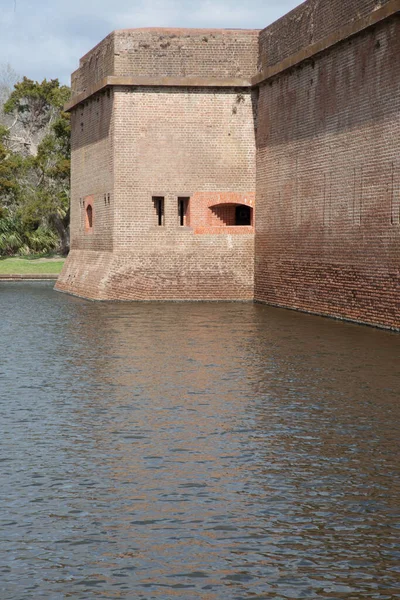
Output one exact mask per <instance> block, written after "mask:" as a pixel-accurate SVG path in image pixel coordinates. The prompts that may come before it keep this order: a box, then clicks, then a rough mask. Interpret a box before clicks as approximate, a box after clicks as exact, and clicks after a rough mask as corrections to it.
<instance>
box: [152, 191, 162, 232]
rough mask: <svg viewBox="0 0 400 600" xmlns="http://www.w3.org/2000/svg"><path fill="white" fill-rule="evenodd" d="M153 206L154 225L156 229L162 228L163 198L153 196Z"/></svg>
mask: <svg viewBox="0 0 400 600" xmlns="http://www.w3.org/2000/svg"><path fill="white" fill-rule="evenodd" d="M153 204H154V210H155V215H156V223H157V225H158V227H162V226H163V225H164V198H163V197H162V196H154V197H153Z"/></svg>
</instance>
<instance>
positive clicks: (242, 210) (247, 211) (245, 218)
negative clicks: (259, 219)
mask: <svg viewBox="0 0 400 600" xmlns="http://www.w3.org/2000/svg"><path fill="white" fill-rule="evenodd" d="M235 225H238V226H241V227H245V226H248V225H251V208H250V206H247V205H246V204H238V205H237V206H236V209H235Z"/></svg>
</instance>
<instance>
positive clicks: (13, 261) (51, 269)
mask: <svg viewBox="0 0 400 600" xmlns="http://www.w3.org/2000/svg"><path fill="white" fill-rule="evenodd" d="M63 264H64V259H63V258H60V257H56V258H17V257H15V258H0V274H1V275H3V274H4V275H40V274H43V273H45V274H50V273H52V274H53V273H55V274H58V273H60V271H61V269H62V267H63Z"/></svg>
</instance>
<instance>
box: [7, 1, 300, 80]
mask: <svg viewBox="0 0 400 600" xmlns="http://www.w3.org/2000/svg"><path fill="white" fill-rule="evenodd" d="M298 4H301V2H300V0H247V1H246V0H196V1H195V2H194V1H193V0H192V1H191V0H0V65H4V64H7V63H9V64H10V65H11V67H13V69H14V70H15V71H16V72H17V73H18V74H19V75H21V76H22V75H26V76H27V77H30V78H31V79H36V80H40V81H41V80H42V79H44V78H45V77H46V78H48V79H49V78H56V77H58V78H59V79H60V80H61V81H62V82H63V83H69V81H70V73H71V72H72V71H74V70H75V69H76V68H77V66H78V61H79V58H80V57H81V56H82V55H83V54H85V53H86V52H87V51H88V50H90V48H92V47H93V46H94V45H95V44H97V43H98V42H99V41H100V40H101V39H102V38H104V37H105V36H106V35H107V34H108V33H110V31H112V30H113V29H125V28H130V27H227V28H236V27H237V28H256V29H262V28H263V27H266V26H267V25H269V24H270V23H272V22H273V21H275V20H276V19H278V18H279V17H280V16H282V15H284V14H285V13H287V12H288V11H289V10H291V9H292V8H294V7H295V6H297V5H298Z"/></svg>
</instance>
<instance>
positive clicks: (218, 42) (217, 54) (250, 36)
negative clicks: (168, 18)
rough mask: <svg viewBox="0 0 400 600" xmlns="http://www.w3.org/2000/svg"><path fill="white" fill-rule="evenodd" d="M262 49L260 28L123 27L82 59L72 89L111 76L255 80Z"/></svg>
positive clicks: (80, 90)
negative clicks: (259, 34) (259, 45)
mask: <svg viewBox="0 0 400 600" xmlns="http://www.w3.org/2000/svg"><path fill="white" fill-rule="evenodd" d="M257 53H258V30H234V29H233V30H221V29H186V30H185V29H163V28H161V29H159V28H146V29H122V30H117V31H114V32H113V33H111V34H110V35H108V36H107V37H106V38H105V39H104V40H103V41H102V42H100V43H99V44H97V46H95V47H94V48H93V49H92V50H90V52H88V53H87V54H86V55H85V56H84V57H83V58H81V60H80V64H79V69H77V71H75V72H74V73H73V74H72V93H73V95H77V94H79V93H81V92H84V91H85V90H87V89H88V88H89V87H90V86H92V85H94V84H96V83H98V82H99V81H100V80H101V79H103V78H104V77H107V76H111V75H115V76H127V77H129V76H130V77H133V76H135V75H140V76H143V75H145V76H148V77H207V78H208V77H217V78H222V77H227V78H229V77H232V78H235V77H236V78H249V79H250V77H251V76H252V75H254V73H255V72H256V68H257Z"/></svg>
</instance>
